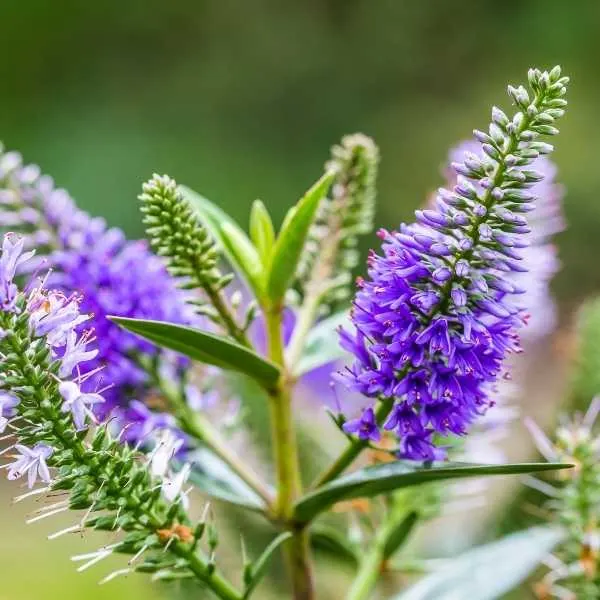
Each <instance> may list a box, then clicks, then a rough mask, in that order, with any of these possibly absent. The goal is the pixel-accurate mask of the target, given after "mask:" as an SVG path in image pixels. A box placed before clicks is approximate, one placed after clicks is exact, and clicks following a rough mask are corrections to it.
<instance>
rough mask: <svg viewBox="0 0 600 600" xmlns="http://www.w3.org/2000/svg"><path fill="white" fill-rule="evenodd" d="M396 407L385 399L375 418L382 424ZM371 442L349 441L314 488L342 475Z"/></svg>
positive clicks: (314, 484) (315, 483)
mask: <svg viewBox="0 0 600 600" xmlns="http://www.w3.org/2000/svg"><path fill="white" fill-rule="evenodd" d="M393 407H394V402H393V399H384V400H382V401H381V403H380V404H379V406H378V407H377V409H376V411H375V418H376V419H377V423H379V424H380V425H381V424H382V423H383V422H384V421H385V420H386V419H387V417H388V415H389V414H390V412H391V411H392V408H393ZM368 446H369V442H368V441H366V440H359V439H353V440H352V441H350V442H349V443H348V445H347V446H346V449H345V450H344V451H343V452H342V453H341V454H340V455H339V456H338V458H337V459H336V460H335V461H334V462H333V463H332V464H331V465H330V466H329V467H327V469H325V471H323V473H321V475H319V477H318V478H317V479H316V481H315V482H314V483H313V485H312V486H311V487H312V488H313V489H316V488H319V487H321V486H322V485H325V484H326V483H328V482H330V481H332V480H333V479H335V478H336V477H338V476H339V475H341V474H342V473H343V472H344V471H345V470H346V469H347V468H348V467H349V466H350V465H351V464H352V463H353V462H354V461H355V460H356V458H357V457H358V456H359V454H360V453H361V452H362V451H363V450H365V448H368Z"/></svg>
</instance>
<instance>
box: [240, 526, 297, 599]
mask: <svg viewBox="0 0 600 600" xmlns="http://www.w3.org/2000/svg"><path fill="white" fill-rule="evenodd" d="M291 537H292V534H291V533H290V532H289V531H286V532H284V533H281V534H279V535H278V536H277V537H276V538H275V539H274V540H273V541H272V542H271V543H270V544H269V545H268V546H267V547H266V548H265V549H264V551H263V553H262V554H261V555H260V556H259V557H258V559H257V561H256V563H254V565H253V566H252V579H251V581H250V584H249V585H248V586H247V587H246V589H245V590H244V596H243V598H244V600H246V598H249V597H250V595H251V594H252V592H253V591H254V589H255V588H256V586H257V585H258V584H259V583H260V580H261V579H262V577H263V575H264V574H265V570H266V568H267V566H268V564H269V560H270V559H271V556H273V553H274V552H275V551H276V550H277V549H278V548H279V547H280V546H281V545H282V544H283V543H285V542H287V541H288V540H289V539H290V538H291Z"/></svg>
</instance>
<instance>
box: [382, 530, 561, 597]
mask: <svg viewBox="0 0 600 600" xmlns="http://www.w3.org/2000/svg"><path fill="white" fill-rule="evenodd" d="M563 537H564V532H563V531H562V530H561V529H559V528H554V527H532V528H531V529H526V530H525V531H520V532H518V533H514V534H512V535H509V536H508V537H505V538H503V539H501V540H498V541H497V542H492V543H491V544H486V545H485V546H481V547H479V548H475V549H473V550H469V551H468V552H465V553H464V554H461V555H460V556H458V557H456V558H454V559H450V560H448V561H447V562H446V563H445V564H444V566H443V567H442V568H441V569H439V570H438V571H435V572H433V573H431V574H430V575H428V576H426V577H425V578H423V579H421V580H420V581H419V582H418V583H417V584H415V585H414V586H412V587H411V588H409V589H408V590H407V591H406V592H404V593H402V594H400V595H398V596H395V598H394V600H455V599H456V598H468V599H469V600H497V599H499V598H503V597H504V595H505V594H506V593H508V592H509V591H510V590H512V589H514V588H516V587H517V586H518V585H519V584H520V583H522V582H523V581H524V580H525V579H526V578H527V576H528V575H529V574H530V573H531V572H532V571H533V570H534V569H535V568H536V567H537V565H539V563H540V562H541V561H542V560H543V559H544V558H545V557H546V556H547V555H548V554H549V553H550V552H551V551H552V549H553V548H554V547H555V546H556V545H557V544H558V543H559V542H560V541H561V540H562V539H563Z"/></svg>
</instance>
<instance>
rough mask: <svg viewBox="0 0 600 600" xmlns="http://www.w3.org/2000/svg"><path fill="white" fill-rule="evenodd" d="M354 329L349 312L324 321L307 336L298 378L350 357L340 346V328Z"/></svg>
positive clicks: (338, 313)
mask: <svg viewBox="0 0 600 600" xmlns="http://www.w3.org/2000/svg"><path fill="white" fill-rule="evenodd" d="M341 326H344V327H346V329H350V328H351V327H352V323H351V322H350V318H349V315H348V311H345V310H344V311H340V312H337V313H334V314H333V315H331V316H329V317H327V318H326V319H323V320H322V321H320V322H319V323H317V325H315V327H313V329H312V330H311V331H310V333H309V334H308V335H307V336H306V343H305V345H304V350H303V352H302V356H301V357H300V360H299V361H298V364H297V366H296V368H295V371H294V375H296V376H297V377H299V376H301V375H304V374H305V373H308V372H309V371H312V370H314V369H317V368H318V367H322V366H323V365H326V364H329V363H332V362H336V361H338V360H342V359H344V358H346V357H348V352H346V350H344V349H343V348H342V347H341V346H340V340H339V335H338V331H337V330H338V329H339V327H341Z"/></svg>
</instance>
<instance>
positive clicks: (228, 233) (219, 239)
mask: <svg viewBox="0 0 600 600" xmlns="http://www.w3.org/2000/svg"><path fill="white" fill-rule="evenodd" d="M179 189H180V191H181V193H182V194H183V197H184V198H185V199H186V200H187V201H188V202H189V204H190V206H191V207H192V208H193V209H194V211H195V212H196V214H197V215H198V218H199V219H200V220H201V221H202V223H203V224H204V225H205V227H206V228H207V229H208V231H209V232H210V234H211V235H212V237H213V239H214V240H215V242H216V243H217V244H218V245H219V247H220V248H221V250H222V251H223V253H224V254H225V256H226V257H227V259H228V260H229V262H230V263H231V266H232V267H233V268H234V269H235V270H236V271H237V273H238V274H239V275H240V276H241V277H242V278H243V279H244V280H245V281H246V283H247V284H248V285H249V287H250V288H251V289H252V290H254V292H255V294H256V295H257V296H259V297H260V296H262V295H263V294H264V281H263V279H264V272H263V269H262V263H261V260H260V256H259V253H258V250H257V249H256V248H255V247H254V245H253V244H252V242H251V241H250V239H249V238H248V236H247V235H246V232H245V231H244V230H243V229H242V228H241V227H240V226H239V225H238V224H237V223H236V222H235V221H234V220H233V219H232V218H231V217H230V216H229V215H228V214H227V213H226V212H225V211H224V210H223V209H221V208H219V207H218V206H217V205H216V204H214V203H212V202H211V201H210V200H208V199H207V198H205V197H204V196H201V195H200V194H198V193H197V192H194V191H193V190H191V189H190V188H188V187H185V186H179Z"/></svg>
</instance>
